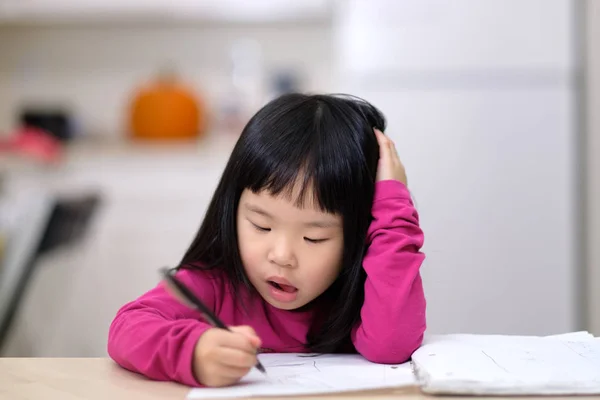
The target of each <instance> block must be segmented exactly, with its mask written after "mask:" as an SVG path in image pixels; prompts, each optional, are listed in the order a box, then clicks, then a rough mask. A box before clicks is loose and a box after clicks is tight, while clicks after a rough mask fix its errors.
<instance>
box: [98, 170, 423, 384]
mask: <svg viewBox="0 0 600 400" xmlns="http://www.w3.org/2000/svg"><path fill="white" fill-rule="evenodd" d="M372 212H373V216H374V221H373V222H372V224H371V226H370V228H369V232H368V241H369V244H370V245H369V248H368V250H367V253H366V255H365V259H364V263H363V265H364V268H365V271H366V273H367V281H366V283H365V301H364V304H363V307H362V309H361V322H360V323H359V324H358V325H357V326H356V327H355V328H354V329H353V331H352V334H351V339H352V344H353V345H354V348H355V350H356V351H358V352H359V353H360V354H362V355H363V356H364V357H365V358H366V359H368V360H370V361H373V362H377V363H401V362H405V361H407V360H408V359H409V358H410V356H411V354H412V353H413V351H414V350H416V349H417V348H418V347H419V346H420V345H421V343H422V340H423V334H424V332H425V328H426V318H425V308H426V304H425V296H424V293H423V285H422V282H421V277H420V274H419V269H420V267H421V264H422V262H423V260H424V258H425V256H424V255H423V253H421V252H420V248H421V246H422V245H423V232H422V231H421V229H420V228H419V219H418V214H417V211H416V210H415V208H414V206H413V203H412V201H411V199H410V195H409V192H408V190H407V189H406V187H405V186H404V185H403V184H402V183H400V182H398V181H392V180H390V181H382V182H378V183H377V185H376V190H375V201H374V204H373V210H372ZM177 276H178V277H179V278H180V279H181V280H182V281H183V282H184V283H185V284H187V285H188V286H189V287H190V288H191V289H192V290H193V291H194V293H195V294H196V295H197V296H198V297H199V298H201V299H202V300H203V301H204V302H205V303H206V304H207V306H209V307H211V308H212V309H213V310H214V311H215V313H216V315H217V316H218V317H219V318H221V319H222V320H223V322H224V323H225V324H227V325H250V326H252V327H253V328H254V329H255V330H256V332H257V334H258V335H259V337H260V338H261V340H262V342H263V344H262V346H263V348H266V349H269V350H270V351H274V352H304V351H306V350H305V348H304V346H303V344H304V343H305V341H306V334H307V333H308V331H309V328H310V326H311V323H312V322H313V311H312V310H306V311H302V312H294V311H292V312H290V311H284V310H279V309H277V308H274V307H273V306H271V305H270V304H269V303H267V302H265V301H264V300H263V299H262V298H260V296H252V297H251V298H252V300H251V301H250V302H249V303H246V307H245V308H240V307H238V306H237V305H236V303H234V300H233V298H232V296H231V294H230V288H229V285H228V284H227V282H225V281H224V279H221V277H220V274H219V273H218V272H216V271H215V272H208V271H207V272H202V271H195V270H194V271H190V270H180V271H179V272H178V274H177ZM210 327H211V326H210V325H208V324H206V323H205V322H203V321H202V317H201V316H200V314H199V313H197V312H196V311H193V310H191V309H189V308H187V307H185V306H183V305H181V304H179V303H178V302H177V301H176V300H175V299H173V298H172V297H171V295H170V294H169V293H167V292H166V291H165V288H164V286H163V285H162V284H159V285H158V286H157V287H155V288H154V289H152V290H150V291H149V292H147V293H146V294H144V295H142V296H141V297H140V298H138V299H137V300H135V301H133V302H131V303H128V304H126V305H125V306H123V307H122V308H121V309H120V310H119V311H118V313H117V315H116V317H115V319H114V321H113V322H112V324H111V326H110V332H109V339H108V353H109V355H110V356H111V357H112V358H113V359H114V360H115V361H116V362H117V363H118V364H119V365H121V366H122V367H124V368H126V369H129V370H131V371H135V372H138V373H141V374H143V375H146V376H147V377H149V378H151V379H155V380H172V381H176V382H180V383H183V384H186V385H190V386H199V383H198V382H197V381H196V379H195V378H194V375H193V371H192V357H193V353H194V346H195V344H196V342H197V341H198V339H199V338H200V335H202V333H203V332H204V331H206V330H207V329H209V328H210Z"/></svg>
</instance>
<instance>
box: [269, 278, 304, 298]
mask: <svg viewBox="0 0 600 400" xmlns="http://www.w3.org/2000/svg"><path fill="white" fill-rule="evenodd" d="M267 283H268V284H269V295H270V297H271V298H272V299H274V300H276V301H277V302H280V303H292V302H294V301H296V299H297V298H298V288H297V287H296V286H294V285H290V282H288V281H287V279H284V278H280V277H271V278H269V279H267Z"/></svg>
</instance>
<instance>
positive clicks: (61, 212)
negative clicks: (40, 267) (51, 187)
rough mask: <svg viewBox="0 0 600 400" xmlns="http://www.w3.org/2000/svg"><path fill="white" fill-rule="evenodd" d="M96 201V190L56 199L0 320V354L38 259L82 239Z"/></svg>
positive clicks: (97, 200)
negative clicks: (41, 234)
mask: <svg viewBox="0 0 600 400" xmlns="http://www.w3.org/2000/svg"><path fill="white" fill-rule="evenodd" d="M99 203H100V196H99V195H98V194H95V193H91V194H85V195H83V196H81V197H79V198H75V199H73V198H69V199H57V201H56V202H55V204H54V209H53V210H52V213H51V215H50V218H49V220H48V224H47V225H46V228H45V231H44V234H43V236H42V239H41V241H40V243H39V245H38V247H37V249H36V250H35V251H34V252H33V254H31V255H30V257H29V260H28V261H27V263H26V265H24V267H23V268H24V273H23V274H22V276H21V278H20V280H19V281H18V283H17V288H16V290H15V295H14V296H13V298H12V299H10V300H9V302H10V304H9V306H8V309H7V312H6V315H5V316H4V318H1V319H0V354H1V350H2V345H3V343H4V341H5V340H6V337H7V336H8V333H9V331H10V327H11V325H12V322H13V320H14V318H15V316H16V315H17V312H18V311H19V305H20V303H21V300H22V298H23V296H24V295H25V294H26V291H27V285H28V283H29V281H30V280H31V277H32V276H33V273H34V271H35V266H36V262H37V260H38V258H39V257H40V256H41V255H43V254H45V253H48V252H49V251H51V250H53V249H55V248H57V247H60V246H66V245H69V244H73V242H75V241H77V240H79V239H81V238H82V237H83V236H84V235H85V233H86V229H87V227H88V226H89V223H90V219H91V218H92V216H93V215H94V212H95V211H96V209H97V208H98V205H99Z"/></svg>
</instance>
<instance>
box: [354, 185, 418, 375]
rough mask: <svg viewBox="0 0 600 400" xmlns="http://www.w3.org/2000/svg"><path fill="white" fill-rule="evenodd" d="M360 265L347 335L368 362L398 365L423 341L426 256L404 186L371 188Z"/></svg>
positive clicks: (416, 218)
mask: <svg viewBox="0 0 600 400" xmlns="http://www.w3.org/2000/svg"><path fill="white" fill-rule="evenodd" d="M375 188H376V189H375V199H374V203H373V217H374V220H373V222H372V223H371V226H370V227H369V231H368V241H369V243H370V245H369V248H368V249H367V252H366V255H365V258H364V261H363V265H364V269H365V271H366V273H367V280H366V282H365V300H364V303H363V306H362V309H361V314H360V315H361V322H360V323H359V324H358V325H357V326H356V327H355V328H354V330H353V331H352V342H353V344H354V346H355V348H356V350H357V351H358V352H359V353H360V354H362V355H363V356H364V357H365V358H367V359H368V360H370V361H373V362H378V363H390V364H396V363H402V362H405V361H407V360H408V359H409V358H410V356H411V355H412V353H413V351H414V350H416V349H417V348H418V347H419V346H420V345H421V343H422V341H423V334H424V332H425V328H426V322H425V296H424V293H423V284H422V281H421V276H420V274H419V268H420V267H421V264H422V263H423V260H424V258H425V255H424V254H423V253H421V252H420V249H421V247H422V246H423V232H422V231H421V228H420V227H419V217H418V214H417V211H416V210H415V208H414V206H413V203H412V201H411V199H410V194H409V192H408V189H407V188H406V186H405V185H404V184H403V183H401V182H399V181H397V180H383V181H379V182H377V183H376V187H375Z"/></svg>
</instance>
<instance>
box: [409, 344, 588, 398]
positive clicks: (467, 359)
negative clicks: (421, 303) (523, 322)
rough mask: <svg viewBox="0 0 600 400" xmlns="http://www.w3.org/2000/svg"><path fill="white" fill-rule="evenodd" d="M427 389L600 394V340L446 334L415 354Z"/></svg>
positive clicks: (471, 392)
mask: <svg viewBox="0 0 600 400" xmlns="http://www.w3.org/2000/svg"><path fill="white" fill-rule="evenodd" d="M413 363H414V365H415V373H416V374H417V379H418V381H419V384H420V385H421V386H422V389H423V391H425V392H428V393H456V394H459V393H462V394H590V393H593V394H595V393H598V394H600V340H598V339H593V340H589V339H586V340H560V339H555V338H540V337H523V336H496V335H490V336H486V335H447V336H435V337H431V338H429V339H428V340H427V342H426V344H425V345H424V346H422V347H421V348H420V349H419V350H417V352H415V354H414V355H413Z"/></svg>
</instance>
